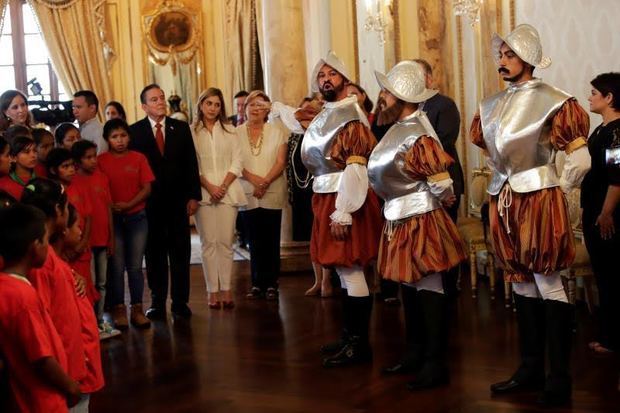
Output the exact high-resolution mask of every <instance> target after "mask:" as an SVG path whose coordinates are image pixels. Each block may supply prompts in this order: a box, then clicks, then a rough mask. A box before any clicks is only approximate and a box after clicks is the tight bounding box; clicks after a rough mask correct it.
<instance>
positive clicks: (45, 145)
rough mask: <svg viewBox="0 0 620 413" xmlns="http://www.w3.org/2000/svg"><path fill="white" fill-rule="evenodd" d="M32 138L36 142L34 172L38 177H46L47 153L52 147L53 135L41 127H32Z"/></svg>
mask: <svg viewBox="0 0 620 413" xmlns="http://www.w3.org/2000/svg"><path fill="white" fill-rule="evenodd" d="M32 139H33V140H34V143H36V144H37V161H38V162H37V166H35V167H34V173H35V174H36V175H37V176H38V177H39V178H47V167H46V164H47V155H48V154H49V153H50V151H51V150H52V149H53V148H54V135H53V134H52V132H50V131H48V130H47V129H43V128H34V129H33V130H32Z"/></svg>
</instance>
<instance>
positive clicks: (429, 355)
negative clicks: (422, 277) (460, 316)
mask: <svg viewBox="0 0 620 413" xmlns="http://www.w3.org/2000/svg"><path fill="white" fill-rule="evenodd" d="M418 298H419V300H420V304H421V306H422V308H423V311H422V313H423V320H424V330H425V334H426V343H425V352H424V364H423V365H422V368H421V369H420V371H419V372H418V373H417V374H416V376H415V378H414V379H413V380H412V381H410V382H409V383H407V388H408V389H409V390H412V391H415V390H422V389H430V388H433V387H438V386H441V385H444V384H448V382H449V376H448V368H447V366H446V352H447V347H448V317H447V315H448V311H447V298H446V296H445V294H441V293H437V292H433V291H426V290H421V291H418Z"/></svg>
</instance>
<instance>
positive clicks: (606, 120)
mask: <svg viewBox="0 0 620 413" xmlns="http://www.w3.org/2000/svg"><path fill="white" fill-rule="evenodd" d="M591 84H592V93H591V95H590V97H589V99H588V100H589V101H590V111H591V112H594V113H597V114H599V115H601V116H602V118H603V123H601V124H600V125H599V126H598V127H597V128H596V129H595V130H594V132H593V133H592V135H591V136H590V138H589V140H588V149H589V151H590V156H591V157H592V169H590V171H589V172H588V174H587V175H586V176H585V178H584V180H583V183H582V184H581V206H582V208H583V220H582V221H583V233H584V237H585V242H586V247H587V249H588V253H589V254H590V262H591V264H592V269H593V270H594V275H595V277H596V282H597V285H598V291H599V303H600V337H599V338H598V340H597V341H594V342H592V343H590V348H591V349H592V350H594V351H595V352H597V353H609V352H618V351H620V347H619V344H620V342H619V337H620V334H619V332H620V300H618V298H617V295H618V293H620V277H619V276H618V264H617V263H618V261H617V256H618V254H619V253H620V73H603V74H601V75H598V76H597V77H596V78H595V79H594V80H592V82H591Z"/></svg>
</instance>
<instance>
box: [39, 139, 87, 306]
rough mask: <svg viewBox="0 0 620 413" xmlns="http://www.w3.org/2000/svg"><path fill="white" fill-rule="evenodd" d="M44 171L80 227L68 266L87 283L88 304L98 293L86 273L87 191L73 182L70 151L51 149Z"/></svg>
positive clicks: (73, 173) (73, 169) (73, 168)
mask: <svg viewBox="0 0 620 413" xmlns="http://www.w3.org/2000/svg"><path fill="white" fill-rule="evenodd" d="M47 172H48V175H49V177H50V179H52V180H54V181H56V182H58V183H60V184H61V185H62V186H63V187H64V188H65V189H66V191H67V198H68V200H69V202H70V203H71V204H72V205H73V206H74V207H75V208H77V210H78V212H79V213H80V217H81V218H80V224H79V225H80V228H81V229H82V240H81V241H80V243H79V245H77V246H76V248H75V251H74V252H73V255H72V256H71V257H69V260H70V264H71V267H72V268H73V269H74V270H76V271H77V272H78V274H80V275H81V276H82V277H84V279H85V280H86V283H87V290H86V294H87V295H88V298H89V299H90V300H91V302H92V303H93V305H94V303H96V302H97V301H98V300H99V293H98V292H97V290H96V289H95V286H94V284H93V280H92V277H91V273H90V271H91V270H90V261H91V259H92V252H91V250H90V235H91V221H92V210H93V209H92V202H91V197H90V194H89V192H90V191H89V190H88V189H87V188H85V187H83V186H81V185H79V184H76V183H75V182H74V181H73V178H74V177H75V162H74V161H73V156H72V155H71V152H70V151H69V150H67V149H64V148H54V149H52V150H51V151H50V153H49V155H48V156H47Z"/></svg>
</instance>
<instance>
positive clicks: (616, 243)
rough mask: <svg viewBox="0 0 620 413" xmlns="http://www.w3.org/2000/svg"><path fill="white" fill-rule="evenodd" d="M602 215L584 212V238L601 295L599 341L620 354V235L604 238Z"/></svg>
mask: <svg viewBox="0 0 620 413" xmlns="http://www.w3.org/2000/svg"><path fill="white" fill-rule="evenodd" d="M598 214H599V211H598V208H597V211H590V210H589V209H587V208H585V209H584V211H583V235H584V238H585V241H586V248H587V250H588V254H590V264H591V265H592V269H593V270H594V276H595V278H596V283H597V287H598V294H599V305H600V307H599V319H600V333H599V334H600V336H599V338H598V341H600V343H601V344H602V345H603V346H604V347H606V348H609V349H612V350H614V351H620V300H618V297H617V295H618V292H619V291H620V277H618V258H617V257H618V253H620V233H619V231H618V228H617V227H616V233H615V235H614V236H613V237H612V238H611V239H609V240H604V239H602V238H601V233H600V230H599V227H597V226H596V225H595V223H596V219H597V217H598ZM614 223H615V225H616V226H617V225H618V224H619V223H620V214H618V213H616V214H615V216H614Z"/></svg>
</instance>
